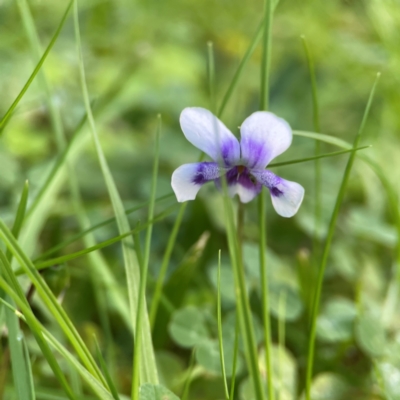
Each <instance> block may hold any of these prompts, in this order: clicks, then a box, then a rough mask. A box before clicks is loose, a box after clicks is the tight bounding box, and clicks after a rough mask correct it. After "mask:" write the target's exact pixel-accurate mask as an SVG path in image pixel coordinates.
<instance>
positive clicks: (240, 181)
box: [171, 107, 304, 217]
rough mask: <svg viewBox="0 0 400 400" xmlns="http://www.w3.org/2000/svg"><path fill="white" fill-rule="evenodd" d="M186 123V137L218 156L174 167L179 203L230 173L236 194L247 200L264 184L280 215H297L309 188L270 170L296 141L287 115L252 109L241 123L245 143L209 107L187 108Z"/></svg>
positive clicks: (230, 188)
mask: <svg viewBox="0 0 400 400" xmlns="http://www.w3.org/2000/svg"><path fill="white" fill-rule="evenodd" d="M180 123H181V128H182V131H183V133H184V135H185V137H186V139H187V140H189V142H190V143H192V144H193V145H194V146H196V147H197V148H198V149H200V150H201V151H203V152H204V153H206V154H207V155H209V156H210V157H211V158H212V159H213V160H214V161H213V162H208V161H206V162H199V163H193V164H184V165H182V166H180V167H179V168H177V169H176V170H175V171H174V173H173V174H172V181H171V185H172V188H173V190H174V192H175V195H176V197H177V200H178V201H179V202H183V201H187V200H194V199H195V197H196V195H197V192H198V191H199V190H200V188H201V186H202V185H203V184H204V183H206V182H209V181H214V182H215V183H216V185H217V186H218V187H220V186H221V182H220V178H221V176H223V175H226V180H227V184H228V192H229V195H230V196H231V197H233V196H234V195H235V194H237V195H238V196H239V198H240V201H241V202H242V203H248V202H249V201H251V200H253V199H254V197H255V196H257V195H258V194H259V193H260V191H261V189H262V186H263V185H264V186H266V187H267V188H268V189H269V191H270V194H271V199H272V204H273V206H274V208H275V210H276V212H277V213H278V214H279V215H281V216H282V217H292V216H293V215H294V214H296V212H297V210H298V209H299V207H300V204H301V202H302V200H303V197H304V188H303V187H302V186H301V185H299V184H298V183H296V182H291V181H287V180H285V179H283V178H281V177H279V176H277V175H275V174H273V173H272V172H270V171H268V170H266V169H265V167H266V166H267V165H268V164H269V163H270V161H271V160H273V159H274V158H275V157H277V156H279V155H280V154H282V153H283V152H284V151H285V150H286V149H287V148H288V147H289V146H290V144H291V143H292V130H291V128H290V126H289V124H288V123H287V122H286V121H285V120H283V119H281V118H278V117H277V116H276V115H275V114H272V113H270V112H266V111H258V112H255V113H253V114H251V115H250V117H248V118H246V120H245V121H244V122H243V124H242V126H241V127H240V134H241V139H240V144H239V141H238V140H237V139H236V137H235V136H234V135H233V134H232V133H231V132H230V131H229V129H228V128H227V127H226V126H225V125H224V124H223V123H222V122H221V121H220V120H219V119H218V118H217V117H216V116H214V115H213V114H212V113H211V112H210V111H208V110H206V109H204V108H197V107H192V108H185V109H184V110H183V111H182V113H181V117H180Z"/></svg>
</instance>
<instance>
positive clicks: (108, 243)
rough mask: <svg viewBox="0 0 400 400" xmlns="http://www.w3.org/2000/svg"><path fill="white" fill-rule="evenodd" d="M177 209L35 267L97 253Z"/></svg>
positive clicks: (48, 265)
mask: <svg viewBox="0 0 400 400" xmlns="http://www.w3.org/2000/svg"><path fill="white" fill-rule="evenodd" d="M175 208H176V205H173V206H171V207H170V208H168V209H167V210H165V211H164V212H163V213H161V214H160V215H158V216H157V217H156V218H154V219H153V220H152V221H149V222H147V223H146V224H143V225H140V226H138V227H137V228H136V229H133V230H131V231H129V232H125V233H123V234H122V235H119V236H116V237H114V238H112V239H108V240H105V241H104V242H100V243H97V244H95V245H93V246H90V247H87V248H85V249H83V250H80V251H77V252H75V253H71V254H67V255H65V256H60V257H56V258H52V259H50V260H46V261H42V262H39V263H35V267H36V269H37V270H43V269H45V268H48V267H52V266H54V265H57V264H62V263H65V262H67V261H71V260H75V259H76V258H79V257H83V256H85V255H87V254H90V253H92V252H93V251H96V250H99V249H103V248H104V247H107V246H111V245H112V244H114V243H118V242H120V241H122V240H123V239H125V238H126V237H129V236H131V235H133V234H135V233H138V232H140V231H142V230H144V229H146V228H147V227H149V226H150V225H152V224H154V223H155V222H156V221H159V220H161V219H163V218H165V217H166V216H167V215H169V214H170V213H171V212H172V211H173V210H174V209H175ZM22 273H23V270H22V269H19V270H17V271H16V274H17V275H21V274H22Z"/></svg>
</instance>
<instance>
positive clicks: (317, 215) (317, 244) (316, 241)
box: [301, 35, 322, 268]
mask: <svg viewBox="0 0 400 400" xmlns="http://www.w3.org/2000/svg"><path fill="white" fill-rule="evenodd" d="M301 40H302V42H303V47H304V52H305V55H306V58H307V65H308V71H309V74H310V80H311V94H312V103H313V123H314V130H315V132H321V125H320V119H319V102H318V91H317V79H316V74H315V67H314V60H313V58H312V56H311V53H310V49H309V47H308V43H307V40H306V38H305V36H304V35H302V36H301ZM320 152H321V142H320V141H319V140H316V141H315V149H314V153H315V156H316V157H318V156H319V154H320ZM314 167H315V168H314V169H315V176H314V191H315V195H314V202H315V208H314V220H315V222H314V236H313V250H314V251H313V253H314V257H313V259H314V265H315V267H316V268H317V265H318V260H319V256H320V252H321V240H320V238H319V232H320V228H321V217H322V214H321V213H322V208H321V163H320V160H319V159H318V158H316V159H315V164H314Z"/></svg>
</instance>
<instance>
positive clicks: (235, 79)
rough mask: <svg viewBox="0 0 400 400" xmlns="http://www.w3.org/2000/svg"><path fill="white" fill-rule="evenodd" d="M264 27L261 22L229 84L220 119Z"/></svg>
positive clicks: (219, 112)
mask: <svg viewBox="0 0 400 400" xmlns="http://www.w3.org/2000/svg"><path fill="white" fill-rule="evenodd" d="M263 27H264V20H263V21H261V22H260V25H259V26H258V28H257V30H256V34H255V35H254V38H253V40H252V41H251V43H250V46H249V48H248V49H247V51H246V53H245V54H244V56H243V58H242V60H241V61H240V64H239V66H238V68H237V70H236V72H235V74H234V76H233V78H232V81H231V83H230V84H229V87H228V89H227V91H226V93H225V95H224V97H223V99H222V102H221V105H220V107H219V109H218V114H217V115H218V116H219V117H221V116H222V114H223V113H224V111H225V108H226V105H227V104H228V101H229V100H230V98H231V97H232V94H233V91H234V90H235V88H236V86H237V84H238V82H239V79H240V77H241V75H242V73H243V70H244V67H245V66H246V65H247V63H248V61H249V60H250V57H251V56H252V55H253V53H254V51H255V49H256V47H257V45H258V42H259V41H260V39H261V33H262V30H263Z"/></svg>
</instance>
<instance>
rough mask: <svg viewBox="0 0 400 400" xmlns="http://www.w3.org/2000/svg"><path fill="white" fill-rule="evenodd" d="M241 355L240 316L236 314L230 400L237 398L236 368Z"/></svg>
mask: <svg viewBox="0 0 400 400" xmlns="http://www.w3.org/2000/svg"><path fill="white" fill-rule="evenodd" d="M238 354H239V316H238V313H236V321H235V343H234V345H233V365H232V375H231V376H232V378H231V392H230V394H229V400H233V399H234V396H235V382H236V367H237V359H238Z"/></svg>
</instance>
